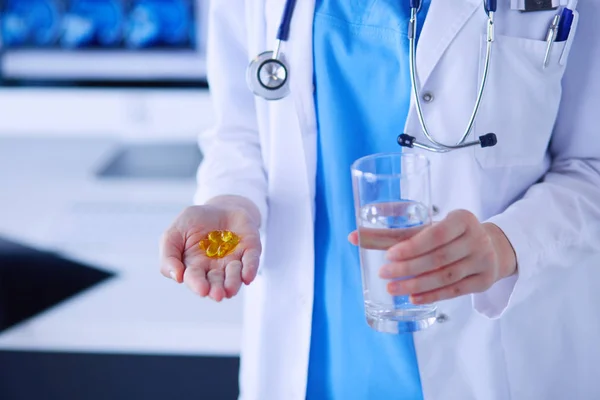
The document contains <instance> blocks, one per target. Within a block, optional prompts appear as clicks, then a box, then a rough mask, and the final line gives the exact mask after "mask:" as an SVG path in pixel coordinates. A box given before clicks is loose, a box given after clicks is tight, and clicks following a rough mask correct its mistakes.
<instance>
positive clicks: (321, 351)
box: [161, 0, 600, 400]
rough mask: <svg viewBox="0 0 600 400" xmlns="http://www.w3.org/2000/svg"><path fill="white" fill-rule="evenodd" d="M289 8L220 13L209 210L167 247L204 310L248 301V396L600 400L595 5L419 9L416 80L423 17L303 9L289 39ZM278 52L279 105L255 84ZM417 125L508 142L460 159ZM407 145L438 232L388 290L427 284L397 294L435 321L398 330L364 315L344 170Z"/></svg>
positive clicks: (383, 5) (228, 3)
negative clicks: (568, 20) (216, 233)
mask: <svg viewBox="0 0 600 400" xmlns="http://www.w3.org/2000/svg"><path fill="white" fill-rule="evenodd" d="M285 3H286V1H284V0H245V1H244V0H213V1H212V5H211V11H210V40H209V44H208V48H209V79H210V84H211V90H212V95H213V99H214V104H215V107H216V116H217V124H216V126H215V128H214V130H212V131H211V132H209V133H207V134H206V135H203V136H201V138H200V145H201V148H202V150H203V152H204V155H205V159H204V161H203V163H202V165H201V167H200V169H199V173H198V194H197V198H196V204H197V205H196V206H193V207H190V208H188V209H186V210H184V211H183V212H182V214H181V215H180V216H179V217H178V218H177V219H176V220H175V221H174V223H173V225H172V226H171V227H170V228H169V229H168V230H167V231H166V232H165V235H164V237H163V240H162V243H161V257H162V266H161V272H162V273H163V274H164V275H165V276H166V277H170V278H172V279H173V280H175V281H176V282H178V283H185V284H186V285H187V286H188V287H189V288H190V289H191V290H193V291H194V292H195V293H197V294H198V295H200V296H210V297H211V298H213V299H214V300H216V301H221V300H222V299H223V298H230V297H232V296H235V295H236V294H237V293H238V290H239V289H240V286H241V285H242V284H246V285H248V286H247V288H245V293H244V296H245V303H244V304H245V329H244V332H243V346H242V358H241V372H240V389H241V398H243V399H247V400H270V399H272V400H295V399H296V400H301V399H305V398H309V399H329V398H332V399H410V400H412V399H422V398H424V399H427V400H429V399H431V400H448V399H457V400H496V399H497V400H508V399H512V400H538V399H539V400H553V399H557V400H561V399H578V400H579V399H582V400H586V399H590V400H592V399H600V385H598V377H599V375H598V362H599V361H598V360H600V339H599V338H600V311H599V309H598V305H599V304H600V290H598V285H599V283H600V116H599V111H600V109H599V108H598V104H599V102H600V39H598V38H599V32H598V22H597V21H599V20H600V1H599V0H581V1H580V2H579V5H578V6H577V5H576V2H574V1H572V0H571V1H570V2H568V3H567V1H566V0H565V1H563V0H560V1H559V0H554V1H550V0H548V1H544V2H539V1H529V0H524V1H514V0H513V1H511V0H499V1H498V2H497V9H496V12H491V11H493V10H490V8H491V7H492V6H493V7H494V8H495V7H496V6H495V5H493V3H495V2H490V1H482V0H452V1H449V0H431V1H423V2H422V4H419V9H418V13H416V16H417V19H416V21H417V23H416V25H415V29H414V33H415V35H414V38H415V42H418V46H417V51H416V61H415V66H416V75H415V76H416V77H417V78H416V79H415V82H414V83H416V85H414V84H413V82H412V79H411V73H410V65H411V57H410V54H411V52H410V48H411V42H410V41H409V39H408V37H409V36H411V35H409V33H412V32H413V30H412V29H410V28H409V19H410V17H411V5H412V6H416V5H417V3H421V2H415V1H409V0H406V1H403V0H385V1H384V0H368V1H367V0H364V1H354V0H353V1H350V0H300V1H298V2H297V3H296V4H295V7H294V8H293V10H292V11H293V13H292V14H290V15H291V20H290V26H289V32H287V33H289V35H283V36H281V32H279V34H278V32H277V31H278V29H279V27H280V22H281V20H282V17H281V16H282V15H284V14H285V15H288V12H287V11H289V10H286V12H284V7H285ZM288 3H289V2H288ZM552 6H559V8H554V9H550V8H551V7H552ZM565 6H567V7H568V8H569V9H572V10H573V15H574V19H573V22H572V24H571V26H570V28H569V29H568V30H567V31H566V32H565V31H564V27H563V28H561V30H560V32H559V30H558V28H556V29H555V28H554V27H553V24H552V23H553V22H556V21H555V18H554V17H555V15H557V14H558V13H560V12H561V10H562V7H565ZM525 7H527V8H531V7H533V8H536V9H535V10H533V11H531V10H530V11H527V12H524V11H523V10H522V9H523V8H525ZM412 11H416V10H415V9H413V10H412ZM492 22H493V28H494V29H493V32H492V33H488V32H489V31H488V29H490V28H489V26H490V25H491V24H492ZM564 22H565V21H564V20H563V23H564ZM559 25H560V24H559ZM548 32H549V33H550V35H549V36H547V33H548ZM284 33H286V32H284ZM490 34H491V35H492V39H493V42H492V43H491V44H492V47H491V48H492V52H491V57H486V55H488V56H489V54H488V53H487V51H488V45H489V43H488V39H489V38H490V36H489V35H490ZM561 35H562V36H563V37H562V38H561V37H559V36H561ZM288 36H289V37H288ZM276 37H279V38H282V37H283V39H284V40H282V41H281V43H279V42H278V45H277V46H276V45H275V38H276ZM547 37H549V38H550V42H548V41H546V39H547ZM285 39H287V40H285ZM550 44H551V45H550ZM279 45H280V46H279ZM275 47H278V48H279V52H278V53H277V55H278V60H280V61H282V63H283V64H284V65H287V66H288V70H285V71H284V70H277V69H272V70H271V72H272V74H271V75H270V76H268V78H270V79H272V80H274V81H279V82H280V83H281V82H284V83H285V85H286V86H285V87H284V90H282V91H281V93H279V94H278V95H277V96H274V97H277V98H278V99H276V100H275V99H265V98H263V97H265V96H266V97H268V96H269V93H267V92H265V91H263V90H261V89H256V87H254V93H253V92H252V91H251V90H249V88H248V82H247V76H246V74H247V66H248V63H249V61H250V60H252V59H254V58H255V57H256V55H257V54H260V53H262V52H263V51H265V50H275ZM263 61H264V59H263ZM486 67H489V69H488V70H487V74H484V72H486ZM254 68H255V69H254V70H252V69H251V71H253V72H255V73H256V74H257V73H258V68H257V67H254ZM256 74H252V73H251V74H250V75H249V77H248V81H250V83H252V79H253V78H255V77H256ZM483 76H485V78H486V79H485V81H486V86H485V90H484V93H483V96H482V98H481V104H480V106H479V107H478V110H477V111H478V112H477V116H476V118H475V119H474V124H473V126H472V127H470V128H471V129H469V124H468V122H469V121H470V118H471V116H472V113H473V110H474V104H476V103H477V97H478V93H479V91H480V89H481V83H482V77H483ZM250 86H251V87H252V85H250ZM415 87H416V88H418V90H417V91H418V97H417V96H415V95H412V96H411V94H412V93H414V90H411V89H414V88H415ZM288 92H289V93H288ZM279 95H281V96H279ZM415 100H418V102H417V101H415ZM419 109H420V113H419ZM421 115H422V116H424V119H423V120H422V118H421ZM423 122H425V126H426V128H427V129H428V132H429V133H431V135H432V136H433V137H434V139H435V140H436V141H437V142H438V143H443V144H446V145H451V144H456V143H457V142H458V141H459V139H461V136H462V135H463V132H465V127H466V126H467V134H468V135H467V137H466V141H465V143H468V142H478V140H479V139H478V138H479V136H482V135H485V134H488V133H490V132H493V133H494V134H495V137H496V138H497V144H496V145H495V146H493V147H486V148H483V147H482V146H480V144H481V143H475V145H473V146H468V147H465V148H462V149H457V150H452V151H446V150H449V149H445V148H443V147H440V146H441V145H435V144H434V142H431V141H429V140H428V138H427V135H425V134H424V129H423V128H424V124H423ZM402 133H404V134H407V135H410V136H411V137H412V139H410V140H409V141H408V142H407V143H404V144H407V145H408V146H409V147H406V148H400V147H398V144H397V143H396V138H397V137H398V136H399V135H400V134H402ZM405 138H406V137H405ZM411 145H412V147H410V146H411ZM422 145H427V146H429V147H430V150H435V151H430V150H426V149H425V148H424V147H425V146H422ZM401 150H402V151H411V152H418V153H422V154H425V155H426V156H427V157H429V159H430V160H431V176H432V186H433V203H434V204H435V205H436V208H437V209H438V210H439V213H438V215H437V216H436V219H437V220H438V221H439V222H438V223H436V224H434V225H433V226H431V227H429V228H427V229H425V230H424V231H422V232H421V233H420V234H419V235H417V236H414V237H413V238H411V239H409V240H407V241H405V242H402V243H398V244H396V245H394V246H392V247H391V248H390V249H389V251H388V256H389V258H390V264H389V267H390V268H389V270H388V271H386V274H387V276H389V277H390V278H393V277H399V276H407V275H416V278H414V279H411V280H409V281H405V282H404V283H403V284H401V285H398V286H395V287H390V291H391V292H393V293H395V294H411V295H412V299H413V301H414V302H437V303H438V305H439V307H438V308H439V315H438V319H437V323H436V324H434V325H433V326H432V327H430V328H428V329H426V330H424V331H421V332H417V333H415V334H413V335H407V334H405V335H388V334H382V333H377V332H375V331H373V330H372V329H370V328H369V327H368V326H367V324H366V322H365V318H364V310H363V308H362V307H363V306H362V292H361V286H360V269H359V261H358V256H357V250H356V247H354V246H353V244H352V243H355V242H356V237H355V234H354V233H352V231H353V230H354V229H355V222H354V214H353V206H352V191H351V182H350V173H349V167H350V164H351V162H352V161H354V160H355V159H357V158H359V157H361V156H364V155H367V154H372V153H377V152H384V151H401ZM214 229H230V230H232V231H235V232H237V233H239V234H240V235H241V236H242V238H243V239H242V242H241V244H240V246H239V248H238V250H237V251H236V252H235V253H234V254H233V255H231V256H228V257H227V258H225V259H224V260H217V261H210V260H208V259H206V258H205V257H204V256H203V255H202V254H201V252H200V250H199V248H198V242H199V240H200V239H201V238H202V237H203V235H205V234H206V232H207V231H210V230H214ZM348 234H350V235H349V236H348ZM383 272H384V271H382V273H383ZM174 340H176V339H175V338H174ZM173 374H174V375H173V376H174V377H176V375H177V372H176V371H174V372H173ZM175 381H176V379H175ZM199 393H201V388H199Z"/></svg>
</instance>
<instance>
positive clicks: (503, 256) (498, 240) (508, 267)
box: [483, 222, 518, 279]
mask: <svg viewBox="0 0 600 400" xmlns="http://www.w3.org/2000/svg"><path fill="white" fill-rule="evenodd" d="M483 228H484V230H485V231H486V232H487V234H488V235H489V237H490V239H491V240H492V245H493V247H494V250H495V252H496V257H497V260H498V265H499V269H500V271H499V275H500V276H499V279H503V278H507V277H509V276H512V275H514V274H516V273H517V269H518V268H517V255H516V252H515V249H514V248H513V246H512V244H511V243H510V240H509V239H508V237H507V236H506V234H505V233H504V231H502V229H500V227H499V226H498V225H496V224H494V223H491V222H486V223H484V224H483Z"/></svg>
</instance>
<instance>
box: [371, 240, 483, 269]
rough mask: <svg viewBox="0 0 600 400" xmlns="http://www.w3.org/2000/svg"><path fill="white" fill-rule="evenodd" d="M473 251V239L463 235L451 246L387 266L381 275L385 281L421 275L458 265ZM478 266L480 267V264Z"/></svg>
mask: <svg viewBox="0 0 600 400" xmlns="http://www.w3.org/2000/svg"><path fill="white" fill-rule="evenodd" d="M473 251H474V244H473V243H472V240H471V238H470V237H469V236H468V235H463V236H460V237H459V238H458V239H455V240H454V241H452V242H450V243H449V244H447V245H445V246H442V247H439V248H437V249H435V250H433V251H431V252H429V253H427V254H424V255H422V256H419V257H416V258H413V259H410V260H406V261H400V262H391V263H389V264H386V265H384V266H383V267H382V268H381V270H380V271H379V275H380V277H381V278H383V279H396V278H403V277H407V276H416V275H421V274H424V273H426V272H430V271H435V270H438V269H440V268H442V267H446V266H449V265H451V264H454V263H457V262H458V261H460V260H462V259H464V258H466V257H468V256H470V255H471V254H472V253H473ZM477 265H478V266H479V264H477Z"/></svg>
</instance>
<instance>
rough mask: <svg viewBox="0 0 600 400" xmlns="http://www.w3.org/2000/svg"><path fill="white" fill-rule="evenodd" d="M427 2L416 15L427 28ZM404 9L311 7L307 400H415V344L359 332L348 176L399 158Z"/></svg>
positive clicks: (406, 86) (405, 93)
mask: <svg viewBox="0 0 600 400" xmlns="http://www.w3.org/2000/svg"><path fill="white" fill-rule="evenodd" d="M428 8H429V1H424V4H423V7H422V9H421V11H420V13H419V19H420V25H421V22H422V21H423V20H424V19H425V15H426V13H427V10H428ZM409 16H410V8H409V2H408V1H399V0H361V1H358V0H317V1H316V10H315V17H314V32H313V34H314V50H313V51H314V60H315V65H314V68H315V87H316V92H315V103H316V110H317V121H318V162H317V196H316V205H317V212H316V226H315V252H316V254H315V297H314V311H313V328H312V339H311V349H310V365H309V374H308V385H307V398H308V399H318V400H320V399H344V400H346V399H377V400H386V399H399V400H405V399H406V400H417V399H422V398H423V395H422V391H421V382H420V376H419V370H418V366H417V361H416V355H415V349H414V344H413V337H412V335H410V334H402V335H390V334H384V333H378V332H375V331H374V330H372V329H371V328H370V327H369V326H368V325H367V322H366V319H365V312H364V307H363V295H362V283H361V274H360V265H359V258H358V251H357V249H356V248H355V247H353V246H352V245H350V244H349V243H348V240H347V236H348V234H349V233H350V232H351V231H353V230H354V229H355V228H356V221H355V219H354V218H355V217H354V206H353V196H352V181H351V176H350V166H351V164H352V162H353V161H354V160H356V159H357V158H360V157H363V156H365V155H369V154H373V153H379V152H390V151H395V152H397V151H400V148H399V146H398V145H397V144H396V137H397V136H398V135H399V134H400V133H402V130H403V128H404V124H405V121H406V115H407V113H408V107H409V103H410V95H411V86H410V75H409V66H408V65H409V52H408V37H407V30H408V19H409ZM419 31H420V27H419Z"/></svg>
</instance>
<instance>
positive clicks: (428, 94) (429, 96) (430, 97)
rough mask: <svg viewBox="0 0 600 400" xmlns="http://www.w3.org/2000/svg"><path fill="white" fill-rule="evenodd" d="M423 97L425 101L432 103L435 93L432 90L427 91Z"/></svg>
mask: <svg viewBox="0 0 600 400" xmlns="http://www.w3.org/2000/svg"><path fill="white" fill-rule="evenodd" d="M422 98H423V101H424V102H425V103H431V102H432V101H433V94H432V93H431V92H425V93H423V96H422Z"/></svg>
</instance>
